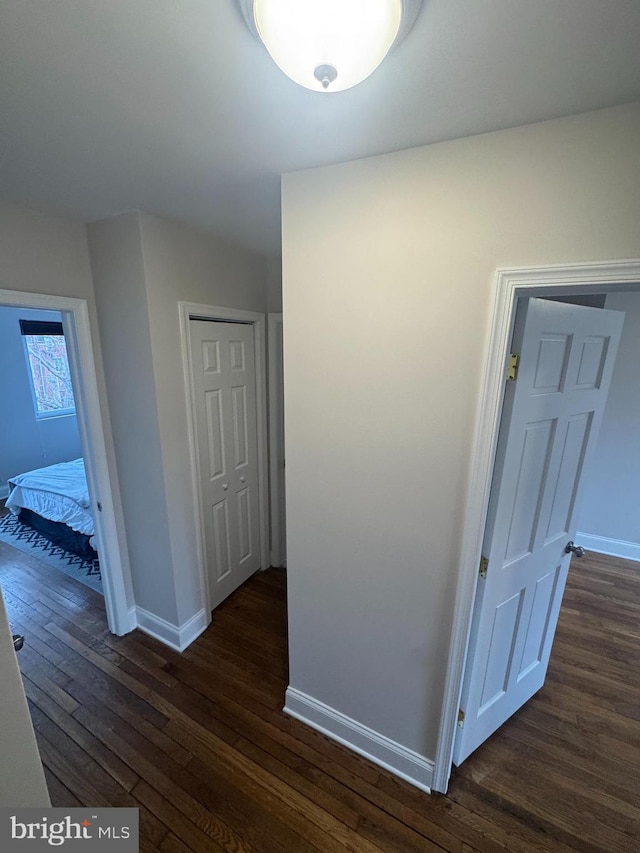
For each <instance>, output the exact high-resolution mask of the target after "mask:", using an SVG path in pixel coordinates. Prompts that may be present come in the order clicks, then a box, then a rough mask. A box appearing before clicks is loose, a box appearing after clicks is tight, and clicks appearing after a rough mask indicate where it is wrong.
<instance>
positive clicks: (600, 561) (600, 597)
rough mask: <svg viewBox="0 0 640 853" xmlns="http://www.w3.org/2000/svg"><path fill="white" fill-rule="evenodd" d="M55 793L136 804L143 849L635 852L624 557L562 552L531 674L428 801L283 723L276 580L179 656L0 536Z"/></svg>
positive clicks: (637, 723)
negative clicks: (541, 653)
mask: <svg viewBox="0 0 640 853" xmlns="http://www.w3.org/2000/svg"><path fill="white" fill-rule="evenodd" d="M0 583H1V585H2V588H3V591H4V595H5V600H6V604H7V609H8V613H9V618H10V621H11V623H12V627H13V630H14V631H19V632H21V633H23V634H24V635H25V637H26V643H25V646H24V648H23V650H22V651H21V652H20V655H19V661H20V665H21V669H22V673H23V677H24V683H25V689H26V692H27V696H28V698H29V704H30V707H31V713H32V717H33V722H34V726H35V729H36V735H37V738H38V743H39V746H40V751H41V755H42V760H43V762H44V765H45V770H46V776H47V780H48V784H49V789H50V792H51V798H52V801H53V804H54V805H59V806H67V807H69V806H77V805H92V806H137V807H139V808H140V818H141V847H140V849H141V850H143V851H162V853H181V851H188V850H192V851H221V850H225V851H233V853H242V851H264V853H278V851H293V853H298V851H299V853H306V851H322V853H330V851H342V850H351V851H370V853H377V851H390V853H391V851H393V853H397V851H401V853H404V851H407V853H412V851H415V852H416V853H418V851H420V853H425V851H450V853H472V851H481V853H490V851H509V853H525V851H532V850H539V851H549V853H563V851H567V853H568V851H580V853H590V851H593V852H594V853H595V851H607V853H617V851H629V853H632V851H638V850H640V834H639V825H640V804H639V797H638V789H639V787H640V683H639V676H638V672H639V664H640V655H639V650H640V631H639V628H638V625H639V616H640V568H639V567H638V565H637V564H635V563H631V562H627V561H624V560H616V559H612V558H604V557H598V556H597V555H593V556H588V557H587V558H585V559H584V560H583V561H582V562H581V563H578V564H577V565H576V561H575V560H574V565H573V567H572V570H571V573H570V581H569V585H568V588H567V593H566V596H565V602H564V607H563V611H562V615H561V618H560V623H559V627H558V633H557V639H556V643H555V647H554V651H553V656H552V662H551V666H550V670H549V676H548V680H547V684H546V685H545V687H544V688H543V690H541V691H540V692H539V693H538V694H537V695H536V696H535V697H534V698H533V699H532V700H531V701H530V702H529V703H528V704H527V705H526V706H525V707H524V708H523V709H522V710H521V711H520V712H519V713H518V714H517V715H516V716H514V717H513V718H512V719H511V720H509V721H508V722H507V724H506V725H505V726H503V727H502V729H501V730H500V731H499V732H498V733H497V734H496V735H494V737H492V738H490V739H489V741H487V743H485V744H484V745H483V746H482V747H481V748H480V749H478V750H477V752H476V753H475V754H474V755H472V756H471V757H470V758H469V759H468V761H467V762H465V764H464V765H463V766H462V767H461V768H459V769H456V770H455V771H454V774H453V778H452V781H451V786H450V789H449V792H448V794H447V795H446V796H439V795H434V796H431V797H429V796H428V795H426V794H423V793H421V792H420V791H418V790H417V789H415V788H413V787H411V786H410V785H408V784H406V783H405V782H403V781H401V780H399V779H397V778H395V777H393V776H391V775H390V774H388V773H386V772H384V771H383V770H381V769H380V768H378V767H376V766H375V765H373V764H370V763H369V762H367V761H365V760H364V759H362V758H359V757H358V756H356V755H354V754H352V753H351V752H349V751H348V750H346V749H344V748H342V747H341V746H339V745H338V744H335V743H333V742H331V741H329V740H327V739H326V738H324V737H323V736H322V735H320V734H318V733H317V732H315V731H313V730H311V729H309V728H307V727H305V726H304V725H302V724H301V723H299V722H297V721H295V720H292V719H290V718H288V717H287V716H285V715H284V714H283V713H282V711H281V707H282V703H283V695H284V690H285V687H286V684H287V668H286V660H287V654H286V619H285V614H286V602H285V575H284V572H282V571H279V570H270V571H269V572H265V573H262V574H259V575H257V576H255V577H254V578H252V579H251V580H250V581H249V582H248V583H247V584H246V585H245V586H244V587H243V588H242V589H240V590H239V591H238V592H237V593H235V594H234V595H233V596H231V598H229V599H228V600H227V601H226V602H225V603H224V604H223V605H222V606H221V607H220V608H219V609H218V610H217V611H216V614H215V619H214V622H213V624H212V625H211V627H210V628H209V629H208V630H207V631H206V633H205V634H204V635H203V636H202V637H201V638H199V639H198V640H197V641H196V642H195V643H194V644H193V645H192V646H191V647H190V648H189V649H188V650H187V651H186V652H185V653H184V654H183V655H179V654H176V653H173V652H172V651H170V650H169V649H167V648H165V647H164V646H162V645H161V644H160V643H158V642H155V641H154V640H152V639H151V638H149V637H147V636H145V635H144V634H142V633H140V632H134V633H133V634H130V635H129V636H127V637H123V638H118V637H114V636H112V635H111V634H109V633H108V631H107V630H106V624H105V619H104V614H103V609H102V605H101V598H100V596H99V595H98V594H96V593H94V592H92V591H91V590H90V589H87V588H85V587H83V586H82V585H81V584H79V583H77V582H75V581H73V580H71V579H69V578H67V577H66V576H64V575H61V574H59V573H57V572H55V570H53V569H49V568H48V567H47V566H46V565H45V564H43V563H41V562H40V561H39V560H36V559H32V558H29V557H27V556H25V555H23V554H21V553H20V552H17V551H15V550H14V549H12V548H10V547H9V546H7V545H5V544H3V543H1V542H0Z"/></svg>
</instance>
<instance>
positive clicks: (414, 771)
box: [283, 687, 434, 794]
mask: <svg viewBox="0 0 640 853" xmlns="http://www.w3.org/2000/svg"><path fill="white" fill-rule="evenodd" d="M283 711H284V712H285V714H288V715H289V716H290V717H295V719H296V720H300V721H301V722H303V723H306V725H308V726H311V728H313V729H316V730H317V731H319V732H322V734H324V735H326V736H327V737H329V738H331V740H335V741H337V742H338V743H341V744H342V745H343V746H346V747H347V749H352V750H353V751H354V752H357V753H358V755H362V756H363V757H364V758H368V759H369V761H373V763H374V764H378V765H379V766H380V767H384V769H385V770H388V771H389V772H390V773H393V774H394V775H395V776H399V777H400V778H401V779H404V780H405V781H406V782H409V783H410V784H411V785H415V786H416V788H420V790H422V791H425V792H426V793H427V794H430V793H431V784H432V780H433V771H434V763H433V761H431V760H430V759H429V758H425V757H424V756H423V755H420V754H419V753H417V752H414V751H413V750H411V749H408V748H407V747H406V746H402V745H401V744H399V743H397V742H396V741H393V740H391V739H390V738H388V737H385V735H381V734H379V733H378V732H375V731H373V729H370V728H368V727H367V726H363V725H362V723H359V722H357V720H353V719H351V717H347V716H346V715H345V714H343V713H341V712H340V711H336V710H335V709H334V708H331V707H329V706H328V705H325V704H324V702H319V701H318V700H317V699H314V698H313V697H312V696H308V695H307V694H306V693H302V692H301V691H300V690H296V689H295V688H293V687H289V688H287V692H286V696H285V705H284V708H283Z"/></svg>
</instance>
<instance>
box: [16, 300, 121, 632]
mask: <svg viewBox="0 0 640 853" xmlns="http://www.w3.org/2000/svg"><path fill="white" fill-rule="evenodd" d="M0 305H2V306H5V307H12V308H36V309H41V310H44V311H59V312H60V313H61V314H62V325H63V329H64V333H65V340H66V344H67V354H68V356H69V369H70V372H71V381H72V384H73V391H74V397H75V404H76V415H77V419H78V430H79V432H80V441H81V443H82V450H83V456H84V460H85V469H86V473H87V486H88V488H89V496H90V498H91V504H92V506H93V507H96V508H97V507H98V506H101V507H102V510H101V511H96V512H94V513H93V515H94V524H95V536H96V540H97V544H98V553H99V555H100V568H101V573H102V589H103V592H104V604H105V610H106V615H107V625H108V627H109V630H110V631H111V632H112V633H113V634H118V635H119V636H122V635H123V634H126V633H128V632H129V631H132V630H133V629H134V628H135V627H136V620H135V608H134V607H133V597H132V592H131V589H132V587H131V575H130V569H129V562H128V554H127V553H126V548H125V546H124V544H123V542H124V540H123V537H122V536H121V535H119V530H118V526H117V523H116V513H118V515H119V517H120V518H121V517H122V510H121V506H120V493H119V490H118V484H117V481H116V480H115V479H112V473H111V472H110V470H109V464H108V458H107V449H106V441H105V434H104V424H103V422H102V413H101V408H100V396H99V392H98V380H97V375H96V366H95V361H94V358H93V346H92V343H91V326H90V323H89V311H88V307H87V301H86V299H76V298H72V297H67V296H53V295H51V294H42V293H24V292H21V291H13V290H0ZM129 602H131V605H132V606H131V607H129Z"/></svg>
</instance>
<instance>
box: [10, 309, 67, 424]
mask: <svg viewBox="0 0 640 853" xmlns="http://www.w3.org/2000/svg"><path fill="white" fill-rule="evenodd" d="M20 331H21V333H22V337H23V340H24V345H25V351H26V355H27V364H28V366H29V376H30V378H31V389H32V391H33V404H34V408H35V411H36V417H37V418H50V417H55V416H57V415H72V414H75V410H76V405H75V401H74V399H73V388H72V387H71V375H70V373H69V359H68V358H67V348H66V346H65V342H64V332H63V331H62V323H50V322H43V321H42V320H20Z"/></svg>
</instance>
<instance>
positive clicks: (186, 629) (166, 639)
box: [136, 607, 209, 652]
mask: <svg viewBox="0 0 640 853" xmlns="http://www.w3.org/2000/svg"><path fill="white" fill-rule="evenodd" d="M136 619H137V626H138V628H140V630H141V631H144V632H145V634H149V636H150V637H155V639H156V640H160V642H161V643H164V644H165V646H169V648H171V649H175V651H177V652H183V651H184V650H185V649H186V648H187V646H189V645H190V644H191V643H192V642H193V641H194V640H195V639H196V638H197V637H199V636H200V634H202V632H203V631H204V630H205V628H206V627H207V625H208V624H209V622H208V621H207V614H206V611H205V610H204V609H202V610H201V611H200V612H199V613H196V614H195V616H192V617H191V619H189V620H188V621H187V622H185V623H184V625H173V624H172V623H171V622H167V621H166V620H165V619H161V618H160V617H159V616H156V615H155V614H153V613H149V611H148V610H145V609H144V608H142V607H136Z"/></svg>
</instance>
